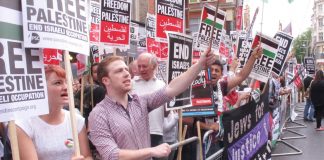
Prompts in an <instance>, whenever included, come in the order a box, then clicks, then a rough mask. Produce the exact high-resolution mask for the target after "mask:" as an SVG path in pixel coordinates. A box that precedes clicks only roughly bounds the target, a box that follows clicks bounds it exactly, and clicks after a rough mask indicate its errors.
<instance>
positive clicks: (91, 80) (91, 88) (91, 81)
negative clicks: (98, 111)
mask: <svg viewBox="0 0 324 160" xmlns="http://www.w3.org/2000/svg"><path fill="white" fill-rule="evenodd" d="M90 70H91V68H90ZM91 72H92V71H90V75H89V76H90V97H91V108H93V107H94V105H93V78H92V74H91Z"/></svg>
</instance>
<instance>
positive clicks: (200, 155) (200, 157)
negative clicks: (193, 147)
mask: <svg viewBox="0 0 324 160" xmlns="http://www.w3.org/2000/svg"><path fill="white" fill-rule="evenodd" d="M197 133H198V143H199V159H201V160H202V159H203V153H202V140H201V130H200V122H199V121H197Z"/></svg>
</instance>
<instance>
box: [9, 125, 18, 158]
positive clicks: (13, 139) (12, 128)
mask: <svg viewBox="0 0 324 160" xmlns="http://www.w3.org/2000/svg"><path fill="white" fill-rule="evenodd" d="M8 127H9V139H10V146H11V151H12V159H13V160H19V159H20V157H19V148H18V140H17V132H16V125H15V121H14V120H12V121H9V124H8Z"/></svg>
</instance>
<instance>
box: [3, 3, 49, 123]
mask: <svg viewBox="0 0 324 160" xmlns="http://www.w3.org/2000/svg"><path fill="white" fill-rule="evenodd" d="M18 2H19V3H20V1H10V2H9V1H4V3H0V7H1V11H2V12H3V13H6V14H0V28H1V30H0V122H5V121H11V120H16V119H18V118H19V119H21V118H28V117H31V116H37V115H41V114H47V113H48V100H47V85H46V79H45V75H44V64H43V56H42V53H41V52H40V50H38V49H26V48H24V45H23V35H22V33H23V31H22V21H21V19H22V14H21V7H20V4H19V3H18ZM3 33H6V34H3Z"/></svg>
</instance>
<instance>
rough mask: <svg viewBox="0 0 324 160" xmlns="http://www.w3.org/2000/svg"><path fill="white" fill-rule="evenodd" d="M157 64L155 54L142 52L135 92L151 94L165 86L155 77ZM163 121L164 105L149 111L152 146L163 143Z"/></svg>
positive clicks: (135, 78)
mask: <svg viewBox="0 0 324 160" xmlns="http://www.w3.org/2000/svg"><path fill="white" fill-rule="evenodd" d="M157 65H158V63H157V59H156V57H155V56H154V55H153V54H150V53H142V54H140V55H139V56H138V59H137V66H138V72H139V76H135V77H134V78H133V80H132V83H133V91H132V92H133V93H136V94H138V95H145V94H150V93H153V92H154V91H157V90H159V89H161V88H163V87H164V86H165V83H164V82H163V81H161V80H159V79H157V78H156V77H155V71H156V69H157ZM163 121H164V105H162V106H160V107H159V108H157V109H155V110H153V111H151V112H150V113H149V124H150V135H151V147H155V146H158V145H160V144H162V143H163Z"/></svg>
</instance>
